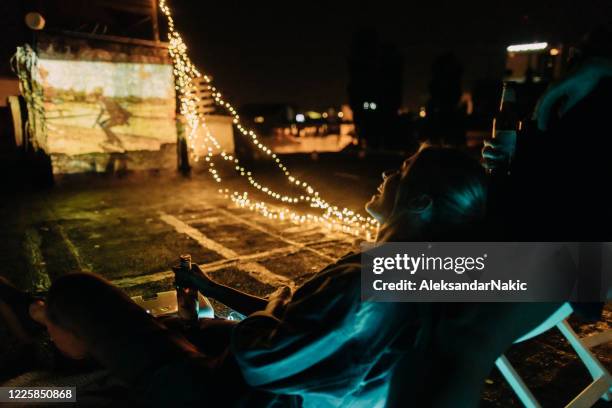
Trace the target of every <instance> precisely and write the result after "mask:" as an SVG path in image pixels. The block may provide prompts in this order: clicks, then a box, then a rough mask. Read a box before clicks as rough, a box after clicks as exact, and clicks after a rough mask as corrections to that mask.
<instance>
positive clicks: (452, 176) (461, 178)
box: [392, 146, 487, 240]
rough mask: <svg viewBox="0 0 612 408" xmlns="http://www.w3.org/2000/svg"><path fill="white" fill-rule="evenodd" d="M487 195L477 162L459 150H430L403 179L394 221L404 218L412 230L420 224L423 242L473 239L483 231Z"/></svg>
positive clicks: (423, 152) (416, 159)
mask: <svg viewBox="0 0 612 408" xmlns="http://www.w3.org/2000/svg"><path fill="white" fill-rule="evenodd" d="M486 192H487V188H486V174H485V171H484V169H483V168H482V166H481V165H480V163H478V162H477V161H476V160H475V159H473V158H471V157H469V156H468V155H467V154H466V153H464V152H462V151H460V150H458V149H454V148H450V147H432V146H427V147H424V148H422V149H421V150H420V151H419V152H418V153H417V154H416V155H415V156H413V158H412V163H411V164H410V168H409V170H408V172H407V173H405V174H403V175H402V177H401V180H400V185H399V188H398V191H397V195H396V201H395V206H394V209H393V215H392V218H395V220H394V221H395V222H400V223H402V218H404V219H405V220H404V221H403V222H407V223H409V224H412V227H413V228H414V227H415V225H414V224H415V220H419V221H418V222H419V223H420V225H419V228H420V229H421V231H420V233H421V235H422V236H423V238H424V239H431V240H466V239H470V237H475V235H476V234H477V232H480V230H481V227H482V222H483V221H484V217H485V211H486V198H487V193H486ZM422 198H425V200H426V206H425V207H423V202H422ZM429 200H431V201H429ZM406 227H407V228H410V225H407V226H406Z"/></svg>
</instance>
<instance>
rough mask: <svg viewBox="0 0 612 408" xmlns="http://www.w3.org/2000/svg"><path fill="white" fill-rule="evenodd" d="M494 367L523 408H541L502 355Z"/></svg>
mask: <svg viewBox="0 0 612 408" xmlns="http://www.w3.org/2000/svg"><path fill="white" fill-rule="evenodd" d="M495 365H496V366H497V368H498V369H499V371H500V372H501V373H502V375H503V376H504V378H505V379H506V381H508V384H510V387H512V389H513V390H514V392H515V394H516V395H517V397H518V398H519V400H521V402H522V403H523V405H524V406H525V408H541V405H540V404H539V403H538V400H537V399H536V398H535V397H534V395H533V394H532V393H531V391H530V390H529V388H528V387H527V385H526V384H525V382H524V381H523V380H522V379H521V376H520V375H519V374H518V373H517V372H516V370H515V369H514V367H512V364H510V361H508V359H507V358H506V356H504V355H503V354H502V355H501V356H500V357H499V358H498V359H497V360H496V361H495Z"/></svg>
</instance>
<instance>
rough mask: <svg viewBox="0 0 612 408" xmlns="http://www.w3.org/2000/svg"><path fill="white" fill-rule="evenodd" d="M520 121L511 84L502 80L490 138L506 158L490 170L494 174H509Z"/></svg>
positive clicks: (520, 124)
mask: <svg viewBox="0 0 612 408" xmlns="http://www.w3.org/2000/svg"><path fill="white" fill-rule="evenodd" d="M521 127H522V122H521V120H520V119H519V116H518V113H517V110H516V93H515V90H514V88H513V87H512V85H511V84H510V83H508V82H504V87H503V90H502V97H501V102H500V104H499V111H498V112H497V114H496V115H495V117H494V118H493V129H492V131H491V139H493V140H495V141H496V144H497V145H498V148H499V149H500V150H501V151H502V152H504V154H505V156H506V158H507V160H506V161H505V162H503V163H500V165H499V166H498V167H497V168H495V169H493V170H492V173H496V174H505V175H507V174H509V173H510V164H511V161H512V158H513V156H514V152H515V149H516V139H517V133H518V132H519V131H520V130H521Z"/></svg>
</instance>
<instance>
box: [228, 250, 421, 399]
mask: <svg viewBox="0 0 612 408" xmlns="http://www.w3.org/2000/svg"><path fill="white" fill-rule="evenodd" d="M359 261H360V254H353V255H350V256H347V257H345V258H343V259H342V260H341V261H339V262H338V263H337V264H334V265H330V266H329V267H327V268H326V269H324V270H323V271H321V272H319V273H318V274H317V275H315V276H314V277H313V278H312V279H311V280H309V281H308V282H306V283H305V284H304V285H303V286H302V287H300V288H299V289H298V290H297V291H296V292H295V294H294V296H293V298H292V300H291V301H290V302H289V304H288V306H287V307H286V309H285V310H284V312H283V313H281V316H278V317H275V316H271V315H269V314H266V313H257V314H254V315H252V316H249V317H248V318H246V319H245V320H244V321H242V322H241V323H240V324H238V325H237V326H236V328H235V329H234V332H233V334H232V352H233V354H234V356H235V358H236V360H237V362H238V365H239V367H240V369H241V371H242V373H243V376H244V378H245V379H246V381H247V383H248V384H249V385H251V386H253V387H256V388H258V389H262V390H266V391H270V392H274V393H278V394H291V395H299V396H301V397H302V399H303V406H304V407H311V406H317V407H324V406H330V407H331V406H333V407H338V406H342V407H377V406H384V402H385V399H386V395H387V391H388V384H389V378H390V373H391V370H392V368H393V366H394V364H395V362H396V361H397V360H398V354H401V353H402V351H401V350H398V349H397V348H395V347H394V342H395V340H396V339H397V338H398V336H399V335H400V334H402V332H403V331H404V329H405V328H406V327H407V326H408V325H409V323H410V322H411V320H413V316H414V314H413V313H411V310H413V309H412V308H411V307H410V306H409V305H408V304H400V303H374V302H367V301H366V302H362V301H361V300H360V295H361V293H360V284H361V281H360V279H361V278H360V273H361V270H360V269H361V267H360V264H359Z"/></svg>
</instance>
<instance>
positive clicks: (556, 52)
mask: <svg viewBox="0 0 612 408" xmlns="http://www.w3.org/2000/svg"><path fill="white" fill-rule="evenodd" d="M550 55H552V56H553V57H554V56H555V55H559V49H558V48H551V49H550Z"/></svg>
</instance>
